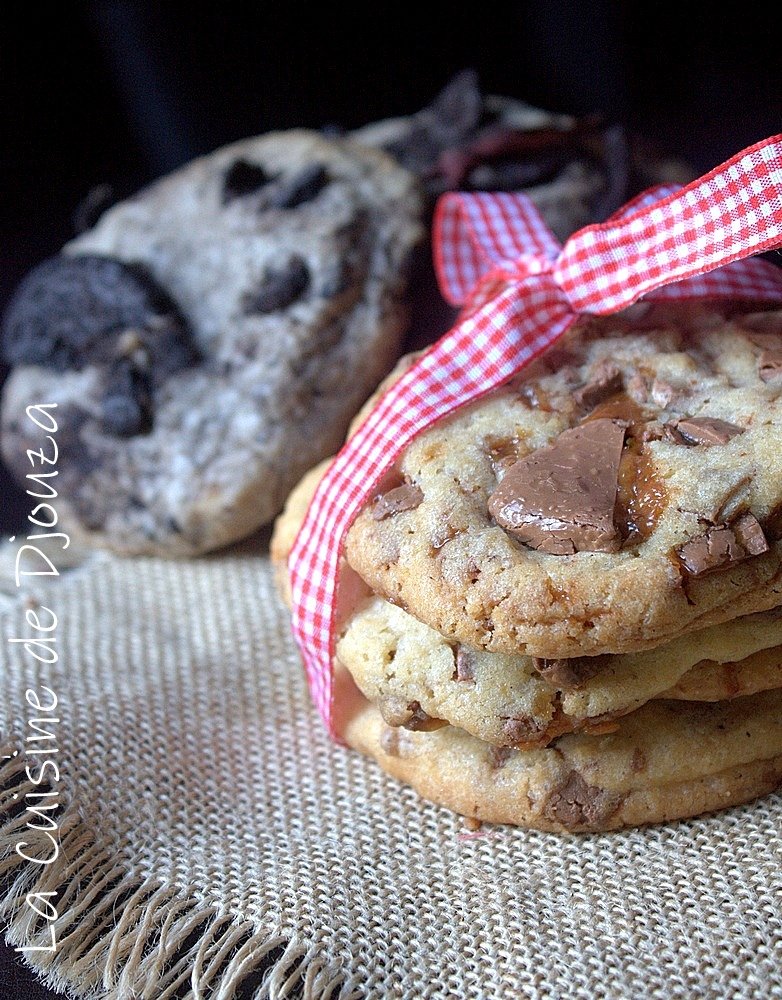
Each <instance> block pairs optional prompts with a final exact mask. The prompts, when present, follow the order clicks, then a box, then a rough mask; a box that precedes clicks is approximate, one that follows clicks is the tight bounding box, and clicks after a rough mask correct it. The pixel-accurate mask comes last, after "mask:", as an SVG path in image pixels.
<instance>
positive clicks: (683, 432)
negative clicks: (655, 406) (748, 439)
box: [665, 417, 744, 447]
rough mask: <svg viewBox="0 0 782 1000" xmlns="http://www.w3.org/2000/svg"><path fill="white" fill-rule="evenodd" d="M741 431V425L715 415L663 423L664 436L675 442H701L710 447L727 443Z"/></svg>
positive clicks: (694, 443)
mask: <svg viewBox="0 0 782 1000" xmlns="http://www.w3.org/2000/svg"><path fill="white" fill-rule="evenodd" d="M743 433H744V428H743V427H739V426H738V424H731V423H729V422H728V421H727V420H719V419H718V418H717V417H685V418H684V419H683V420H676V421H674V422H672V423H670V424H666V425H665V436H666V437H667V438H669V439H670V440H671V441H674V442H675V443H676V444H686V445H697V444H702V445H706V446H708V447H710V446H712V445H715V444H727V443H728V441H730V440H731V439H732V438H734V437H736V435H738V434H743Z"/></svg>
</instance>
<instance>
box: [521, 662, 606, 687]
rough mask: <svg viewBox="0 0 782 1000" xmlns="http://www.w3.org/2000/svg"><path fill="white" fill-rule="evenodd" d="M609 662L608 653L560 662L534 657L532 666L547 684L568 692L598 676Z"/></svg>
mask: <svg viewBox="0 0 782 1000" xmlns="http://www.w3.org/2000/svg"><path fill="white" fill-rule="evenodd" d="M610 660H611V655H610V653H603V654H601V655H600V656H572V657H570V658H568V659H560V660H546V659H542V658H541V657H538V656H536V657H535V658H534V660H533V665H534V667H535V669H536V670H537V672H538V673H539V674H540V675H541V677H543V678H545V680H547V681H549V683H551V684H555V685H556V686H557V687H558V688H560V689H561V690H563V691H568V690H570V689H571V688H576V687H578V686H579V685H581V684H583V683H584V682H585V681H588V680H589V679H590V677H594V676H595V675H596V674H599V673H600V671H601V670H604V669H605V667H606V666H607V665H608V663H609V662H610Z"/></svg>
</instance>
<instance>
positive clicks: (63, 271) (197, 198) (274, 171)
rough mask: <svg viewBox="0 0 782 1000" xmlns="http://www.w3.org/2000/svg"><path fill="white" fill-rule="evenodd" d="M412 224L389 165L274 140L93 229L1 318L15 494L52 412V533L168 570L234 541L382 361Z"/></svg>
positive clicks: (261, 515)
mask: <svg viewBox="0 0 782 1000" xmlns="http://www.w3.org/2000/svg"><path fill="white" fill-rule="evenodd" d="M421 205H422V192H421V189H420V186H419V183H418V180H417V179H416V178H415V177H414V176H413V174H411V172H410V171H408V170H406V169H404V168H403V167H401V166H399V165H398V164H397V163H396V162H395V161H394V160H393V159H392V158H391V157H390V156H389V155H387V154H385V153H383V152H381V151H377V150H373V149H369V148H367V147H364V146H360V145H358V144H356V143H355V142H352V141H350V140H349V139H346V138H326V137H324V136H322V135H320V134H318V133H316V132H314V131H308V130H291V131H288V132H280V133H271V134H267V135H264V136H260V137H257V138H250V139H247V140H243V141H240V142H237V143H235V144H232V145H230V146H227V147H225V148H223V149H220V150H217V151H216V152H214V153H212V154H209V155H207V156H204V157H202V158H200V159H198V160H196V161H194V162H192V163H190V164H187V165H186V166H184V167H182V168H181V169H179V170H177V171H176V172H174V173H173V174H171V175H169V176H167V177H165V178H163V179H161V180H159V181H157V182H156V183H154V184H152V185H151V186H149V187H148V188H146V189H145V190H143V191H141V192H139V193H138V194H137V195H136V196H135V197H133V198H130V199H128V200H127V201H125V202H122V203H120V204H118V205H115V206H114V207H113V208H110V209H109V210H108V211H106V212H105V213H104V214H103V215H102V216H101V218H100V219H99V221H98V222H97V223H96V224H95V225H94V226H93V228H91V229H89V230H88V231H86V232H84V233H83V234H81V235H80V236H78V237H77V238H76V239H74V240H73V241H72V242H70V243H69V244H67V245H66V246H65V247H64V248H63V250H62V252H61V253H60V254H58V255H57V256H55V257H54V258H53V259H51V260H49V261H46V262H44V263H43V264H42V265H40V266H39V267H38V268H37V269H35V270H34V271H33V272H32V273H31V274H29V275H28V276H27V278H26V279H25V280H23V282H22V283H21V285H20V287H19V288H18V290H17V292H16V294H15V296H14V297H13V299H12V301H11V302H10V304H9V307H8V309H7V311H6V315H5V317H4V328H3V343H4V352H5V357H6V359H7V361H8V362H9V363H10V364H12V365H13V371H12V374H11V375H10V378H9V380H8V381H7V383H6V386H5V389H4V395H3V408H2V446H3V456H4V458H5V460H6V462H7V464H8V465H9V466H10V468H11V469H12V470H13V471H14V472H15V473H16V474H17V475H18V476H19V477H20V481H22V482H24V479H23V477H24V476H25V475H26V473H27V472H28V471H29V469H28V468H27V467H26V458H25V451H26V449H27V448H31V447H37V446H38V445H37V442H33V441H30V440H28V435H27V431H28V429H29V428H28V427H27V425H28V424H29V421H26V420H25V416H24V414H25V407H26V406H28V405H30V404H31V403H36V402H41V401H46V402H49V403H56V404H57V407H58V409H57V411H56V412H57V417H58V424H59V426H60V428H61V431H60V434H59V436H58V444H59V461H58V473H59V476H60V479H59V484H60V487H61V489H60V501H59V506H58V511H59V513H60V516H61V518H62V520H63V523H64V524H65V526H66V527H67V528H68V530H70V531H71V532H72V533H74V534H79V535H80V536H81V537H82V538H84V539H86V540H89V541H91V542H93V543H95V544H97V545H101V546H105V547H108V548H111V549H114V550H115V551H117V552H120V553H124V554H141V553H154V554H157V555H167V556H168V555H171V556H179V555H197V554H201V553H205V552H208V551H211V550H213V549H216V548H218V547H220V546H222V545H225V544H227V543H230V542H232V541H234V540H237V539H240V538H243V537H245V536H247V535H249V534H250V533H252V532H253V531H255V530H256V529H258V528H260V527H261V526H262V525H264V524H266V523H267V522H268V521H269V520H270V519H271V518H272V517H274V515H275V514H277V513H278V511H279V510H280V508H281V506H282V503H283V501H284V499H285V497H286V495H287V493H288V491H289V490H290V488H291V487H292V486H293V485H294V483H295V482H296V481H297V480H298V479H299V477H300V476H301V475H302V473H303V472H304V471H305V470H306V469H308V468H310V467H311V466H312V465H313V464H315V463H316V462H317V461H319V460H320V459H321V458H323V457H324V456H325V455H328V454H330V453H331V452H332V451H333V450H334V449H335V448H336V447H338V446H339V444H340V443H341V442H342V439H343V438H344V434H345V431H346V429H347V426H348V422H349V420H350V419H351V418H352V417H353V416H354V415H355V413H356V411H357V410H358V408H359V407H360V406H361V404H362V403H363V402H364V401H365V400H366V398H367V396H368V395H369V394H370V393H371V392H372V391H373V390H374V389H375V387H376V386H377V384H378V382H379V381H380V380H381V379H382V378H383V376H384V375H385V374H386V373H387V372H388V370H389V369H390V367H391V366H392V364H393V363H394V361H395V360H396V358H397V357H398V354H399V350H400V345H401V342H402V337H403V335H404V333H405V330H406V327H407V323H408V318H409V306H410V304H409V301H408V298H407V287H408V286H407V282H408V273H409V262H410V256H411V253H412V252H413V250H414V249H415V248H416V247H417V246H418V245H419V244H420V242H421V240H422V239H423V237H424V235H425V234H424V231H423V226H422V221H421V219H422V209H421Z"/></svg>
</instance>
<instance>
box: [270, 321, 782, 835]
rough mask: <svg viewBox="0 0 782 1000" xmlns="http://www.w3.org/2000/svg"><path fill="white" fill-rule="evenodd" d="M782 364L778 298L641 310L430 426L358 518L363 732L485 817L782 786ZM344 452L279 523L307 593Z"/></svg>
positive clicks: (593, 815) (363, 741) (349, 692)
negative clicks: (330, 485) (324, 503)
mask: <svg viewBox="0 0 782 1000" xmlns="http://www.w3.org/2000/svg"><path fill="white" fill-rule="evenodd" d="M779 356H782V312H779V311H777V310H772V309H769V310H767V311H763V312H757V313H752V314H749V313H745V312H743V311H742V310H741V309H740V308H738V307H731V308H717V307H716V306H709V305H706V304H700V305H692V304H690V305H681V304H676V305H673V304H669V305H663V304H661V303H658V304H651V303H647V304H643V305H637V306H634V307H632V308H631V309H629V310H627V311H625V312H624V313H623V314H620V315H618V316H615V317H612V318H609V319H600V320H597V319H590V320H586V321H585V322H583V323H582V324H581V325H580V327H579V328H577V329H574V330H573V331H572V332H571V334H570V335H569V336H568V337H567V339H566V340H564V341H563V342H561V343H560V344H558V345H557V346H556V347H555V348H554V349H553V350H551V351H549V353H548V354H547V355H546V356H544V357H543V358H542V359H541V360H540V361H539V362H537V363H536V365H535V367H532V368H529V369H527V370H525V371H524V372H523V374H522V375H520V376H518V377H516V378H514V379H512V380H511V381H510V382H509V383H508V384H506V385H505V386H504V387H502V388H501V389H499V390H497V391H495V392H493V393H491V394H490V395H488V396H486V397H484V398H483V399H482V400H481V401H480V402H478V403H476V404H473V405H471V406H469V407H467V408H464V409H463V410H460V411H459V412H458V413H457V414H455V415H454V416H453V417H451V418H449V419H447V420H444V421H441V422H440V423H438V424H436V425H435V426H434V427H432V428H431V429H430V430H429V431H427V432H425V433H423V434H421V435H420V436H419V437H418V438H417V439H416V440H415V441H414V442H413V444H412V445H410V446H409V447H408V448H407V449H406V451H405V452H404V453H403V455H402V457H401V459H400V460H399V462H398V464H397V467H396V468H395V470H394V471H393V472H392V474H391V475H390V476H388V477H387V478H386V480H385V481H384V484H383V486H382V488H381V489H380V490H379V491H378V492H377V493H376V495H374V496H373V497H371V498H370V500H369V501H368V503H367V504H366V506H365V509H364V510H363V512H362V513H361V514H360V515H359V517H358V518H357V519H356V521H355V522H354V523H353V525H352V527H351V529H350V531H349V532H348V536H347V543H346V550H345V559H346V563H345V565H344V567H343V571H342V579H343V583H344V584H349V586H347V587H346V589H345V590H343V593H342V599H341V601H340V608H339V614H340V617H339V620H338V630H337V642H336V661H335V672H336V678H337V696H336V717H337V724H338V726H339V732H340V733H341V734H342V735H343V737H344V739H345V741H346V742H347V744H348V745H350V746H351V747H354V748H356V749H358V750H360V751H361V752H363V753H366V754H368V755H370V756H372V757H374V758H375V759H376V760H377V761H378V763H379V764H380V766H381V767H382V768H384V769H385V770H387V771H388V772H389V773H390V774H392V775H395V776H397V777H399V778H400V779H401V780H403V781H405V782H407V783H409V784H410V785H412V786H413V787H414V788H416V789H417V790H418V791H419V792H420V793H421V794H422V795H424V796H426V797H427V798H430V799H432V800H433V801H435V802H439V803H441V804H442V805H444V806H446V807H448V808H451V809H454V810H456V811H457V812H460V813H463V814H464V815H465V816H469V817H473V818H477V819H480V820H487V821H490V822H500V823H513V824H520V825H523V826H529V827H534V828H538V829H544V830H556V831H580V832H584V831H596V830H610V829H616V828H619V827H623V826H634V825H640V824H643V823H650V822H659V821H664V820H670V819H677V818H684V817H688V816H694V815H698V814H701V813H704V812H709V811H711V810H714V809H718V808H724V807H726V806H729V805H733V804H738V803H743V802H747V801H750V800H751V799H752V798H754V797H756V796H758V795H761V794H764V793H765V792H767V791H770V790H772V789H773V788H775V787H777V785H778V784H779V783H780V781H782V731H781V730H780V727H779V707H780V698H782V616H781V614H780V613H781V612H782V578H781V577H780V563H779V559H780V544H781V543H780V521H782V518H781V517H780V513H779V512H780V510H781V509H782V506H781V505H782V476H780V473H782V468H780V461H781V460H780V458H779V457H778V456H777V455H776V454H775V449H776V444H775V442H776V438H777V435H778V433H779V425H780V419H782V410H780V406H781V405H782V404H780V398H782V379H780V377H779V374H778V372H777V366H776V360H777V359H778V357H779ZM406 363H407V360H406V359H402V361H401V362H400V364H399V365H398V366H397V368H396V369H395V371H394V373H392V374H391V375H390V376H389V379H388V380H387V381H386V383H385V384H386V385H388V384H389V383H390V382H391V381H392V380H393V379H394V378H395V377H398V375H399V374H400V373H401V371H403V370H404V368H405V366H406ZM373 405H374V402H373V400H372V399H370V400H369V401H368V403H367V404H366V406H365V408H364V410H363V412H362V414H359V417H358V418H357V422H358V421H360V420H361V418H362V416H363V415H365V414H366V413H367V412H368V411H369V410H370V409H371V408H372V406H373ZM327 467H328V462H324V463H322V464H321V465H320V466H318V467H316V468H314V469H313V470H311V471H310V473H308V475H307V476H305V477H304V478H303V479H302V480H301V481H300V483H299V484H298V485H297V486H296V488H295V489H294V490H293V491H292V493H291V495H290V497H289V499H288V502H287V504H286V508H285V510H284V511H283V513H282V514H281V515H280V516H279V517H278V519H277V521H276V523H275V527H274V532H273V536H272V558H273V560H274V561H275V565H276V568H277V576H278V581H279V584H280V593H281V595H282V597H283V599H285V600H288V599H289V591H288V586H287V578H286V577H287V573H286V568H287V567H286V563H287V558H288V553H289V552H290V548H291V544H292V542H293V539H294V537H295V534H296V531H297V529H298V526H299V525H300V524H301V521H302V519H303V517H304V515H305V512H306V509H307V506H308V503H309V500H310V498H311V496H312V495H313V493H314V491H315V488H316V486H317V482H318V480H319V478H320V477H321V476H322V475H323V473H324V472H325V470H326V468H327ZM348 596H349V600H348Z"/></svg>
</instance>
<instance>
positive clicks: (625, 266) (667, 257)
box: [554, 135, 782, 314]
mask: <svg viewBox="0 0 782 1000" xmlns="http://www.w3.org/2000/svg"><path fill="white" fill-rule="evenodd" d="M780 245H782V135H777V136H772V137H771V138H770V139H765V140H764V141H763V142H759V143H756V144H755V145H754V146H750V147H749V148H747V149H745V150H743V151H742V152H741V153H738V154H737V155H736V156H734V157H732V158H731V159H730V160H727V161H726V162H725V163H723V164H721V165H720V166H718V167H716V168H715V169H714V170H712V171H710V172H709V173H708V174H705V175H704V176H703V177H700V178H698V179H697V180H695V181H693V182H691V183H690V184H688V185H685V186H684V187H682V188H681V189H679V190H678V191H674V192H673V193H671V194H669V195H668V196H667V197H665V198H662V199H660V200H658V201H655V202H654V203H652V204H649V205H643V206H642V207H640V208H639V209H638V210H637V211H635V212H631V213H630V214H629V215H625V214H623V215H622V216H621V217H620V218H618V219H617V218H614V219H611V220H609V221H608V222H605V223H602V224H599V225H595V226H588V227H586V228H585V229H581V230H579V231H578V232H577V233H575V234H574V235H573V236H571V238H570V239H569V240H568V241H567V242H566V244H565V247H564V249H563V251H562V253H561V254H560V256H559V259H558V260H557V262H556V264H555V265H554V278H555V280H556V282H557V284H558V285H559V286H560V288H561V289H562V290H563V292H564V293H565V295H566V297H567V299H568V301H569V302H570V304H571V306H572V307H573V309H575V310H576V311H578V312H591V313H598V314H601V313H602V314H607V313H612V312H617V311H618V310H620V309H623V308H624V307H625V306H627V305H629V304H630V303H631V302H635V301H636V300H637V299H638V298H640V297H641V296H642V295H644V294H645V293H646V292H649V291H651V290H652V289H654V288H659V287H661V286H663V285H667V284H670V283H672V282H675V281H680V280H681V279H682V278H688V277H693V276H695V275H700V274H705V273H706V272H708V271H711V270H713V269H715V268H718V267H721V266H722V265H724V264H729V263H731V262H733V261H737V260H741V259H742V258H745V257H748V256H751V255H753V254H758V253H762V252H764V251H766V250H770V249H773V248H775V247H778V246H780Z"/></svg>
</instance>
